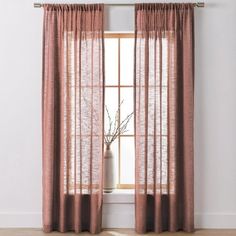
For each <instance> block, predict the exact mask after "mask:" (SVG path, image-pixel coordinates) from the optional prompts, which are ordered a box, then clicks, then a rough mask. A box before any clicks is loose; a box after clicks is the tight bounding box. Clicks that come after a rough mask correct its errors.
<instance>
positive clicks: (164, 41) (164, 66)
mask: <svg viewBox="0 0 236 236" xmlns="http://www.w3.org/2000/svg"><path fill="white" fill-rule="evenodd" d="M167 65H168V48H167V39H166V38H163V39H162V85H163V86H167V79H168V76H167V71H168V69H167Z"/></svg>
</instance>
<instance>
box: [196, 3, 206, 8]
mask: <svg viewBox="0 0 236 236" xmlns="http://www.w3.org/2000/svg"><path fill="white" fill-rule="evenodd" d="M196 6H197V7H205V3H204V2H197V3H196Z"/></svg>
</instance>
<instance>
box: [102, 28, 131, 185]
mask: <svg viewBox="0 0 236 236" xmlns="http://www.w3.org/2000/svg"><path fill="white" fill-rule="evenodd" d="M134 36H135V34H134V33H104V39H106V38H116V39H118V85H105V88H118V104H120V88H134V85H120V39H122V38H134ZM118 121H119V123H120V113H119V117H118ZM120 137H134V134H132V135H131V134H130V135H129V134H123V135H119V136H118V139H117V140H118V183H117V185H116V188H117V189H134V188H135V185H134V184H122V183H121V182H120V180H121V164H120V163H121V141H120Z"/></svg>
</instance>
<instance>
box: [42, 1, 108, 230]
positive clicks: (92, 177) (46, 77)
mask: <svg viewBox="0 0 236 236" xmlns="http://www.w3.org/2000/svg"><path fill="white" fill-rule="evenodd" d="M103 41H104V39H103V5H100V4H91V5H77V4H72V5H66V4H59V5H56V4H45V5H44V36H43V117H42V118H43V229H44V231H45V232H50V231H52V230H58V231H60V232H65V231H69V230H72V231H75V232H80V231H83V230H88V231H90V232H91V233H98V232H99V231H100V229H101V213H102V191H103V186H102V166H103V161H102V159H103V107H104V59H103V57H104V45H103Z"/></svg>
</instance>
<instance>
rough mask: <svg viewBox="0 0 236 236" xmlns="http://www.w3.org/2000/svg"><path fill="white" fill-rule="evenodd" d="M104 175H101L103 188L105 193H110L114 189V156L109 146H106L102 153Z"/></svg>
mask: <svg viewBox="0 0 236 236" xmlns="http://www.w3.org/2000/svg"><path fill="white" fill-rule="evenodd" d="M103 168H104V175H103V188H104V192H105V193H111V192H112V191H113V190H114V189H115V185H116V183H115V169H114V156H113V153H112V151H111V148H110V145H106V149H105V152H104V167H103Z"/></svg>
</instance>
